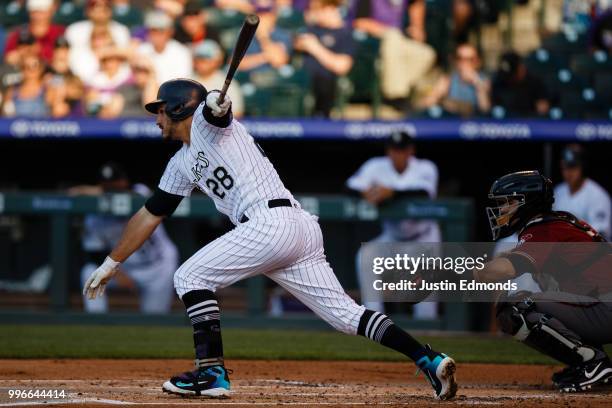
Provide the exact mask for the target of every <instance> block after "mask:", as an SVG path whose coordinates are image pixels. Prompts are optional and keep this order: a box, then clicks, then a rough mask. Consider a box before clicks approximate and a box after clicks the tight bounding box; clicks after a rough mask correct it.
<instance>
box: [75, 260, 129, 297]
mask: <svg viewBox="0 0 612 408" xmlns="http://www.w3.org/2000/svg"><path fill="white" fill-rule="evenodd" d="M119 264H120V262H117V261H114V260H113V259H112V258H111V257H109V256H107V257H106V259H105V260H104V262H103V263H102V265H100V266H99V267H98V269H96V270H95V271H93V272H92V274H91V275H89V278H87V282H85V286H83V295H86V296H87V297H88V298H89V299H95V298H96V297H98V296H102V295H103V294H104V289H106V284H107V283H108V282H109V281H110V280H111V279H112V277H113V276H115V274H116V273H117V267H118V266H119Z"/></svg>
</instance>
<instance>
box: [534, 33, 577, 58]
mask: <svg viewBox="0 0 612 408" xmlns="http://www.w3.org/2000/svg"><path fill="white" fill-rule="evenodd" d="M542 48H544V49H546V50H548V51H549V52H550V53H551V54H552V55H555V56H556V57H557V58H559V59H562V60H563V62H564V63H566V64H569V61H570V60H571V59H572V57H573V56H574V55H576V54H582V53H584V50H586V48H587V39H586V36H585V35H584V34H578V33H576V32H574V31H571V30H567V31H566V32H560V33H557V34H554V35H551V36H549V37H547V38H545V39H544V40H543V41H542Z"/></svg>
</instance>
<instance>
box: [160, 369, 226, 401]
mask: <svg viewBox="0 0 612 408" xmlns="http://www.w3.org/2000/svg"><path fill="white" fill-rule="evenodd" d="M162 391H163V392H167V393H169V394H178V395H182V396H196V397H209V398H223V397H228V396H229V395H230V381H229V376H228V373H227V370H226V369H225V367H223V366H220V365H219V366H214V367H207V368H198V369H196V370H194V371H187V372H185V373H183V374H181V375H178V376H176V377H172V378H171V379H170V380H168V381H166V382H165V383H164V385H162Z"/></svg>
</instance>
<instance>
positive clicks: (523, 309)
mask: <svg viewBox="0 0 612 408" xmlns="http://www.w3.org/2000/svg"><path fill="white" fill-rule="evenodd" d="M497 320H498V322H499V324H500V326H501V329H502V331H503V332H504V333H507V334H511V335H512V336H514V338H515V339H517V340H519V341H521V342H523V343H525V344H526V345H528V346H530V347H531V348H533V349H535V350H537V351H539V352H540V353H543V354H545V355H547V356H550V357H552V358H554V359H555V360H558V361H560V362H562V363H565V364H567V365H569V366H574V365H578V364H582V363H584V362H585V361H589V360H591V359H593V358H594V357H596V355H598V352H599V350H597V349H595V348H592V347H588V346H585V345H583V344H582V342H581V341H580V338H579V337H578V335H576V334H575V333H574V332H572V331H571V330H569V329H568V328H567V327H565V326H564V325H563V323H561V322H560V321H559V320H558V319H556V318H554V317H552V316H549V315H546V314H543V313H540V312H538V311H536V310H535V304H534V302H533V300H531V299H530V298H525V299H524V300H523V301H521V302H515V303H503V304H499V305H498V307H497Z"/></svg>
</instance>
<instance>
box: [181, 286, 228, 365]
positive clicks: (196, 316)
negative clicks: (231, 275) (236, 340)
mask: <svg viewBox="0 0 612 408" xmlns="http://www.w3.org/2000/svg"><path fill="white" fill-rule="evenodd" d="M183 303H185V308H187V315H188V316H189V320H190V321H191V325H192V326H193V345H194V347H195V365H196V367H199V368H206V367H211V366H216V365H223V343H222V342H221V321H220V318H221V315H220V313H219V305H218V304H217V297H216V296H215V294H214V293H213V292H211V291H210V290H192V291H190V292H187V293H185V294H184V295H183Z"/></svg>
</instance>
